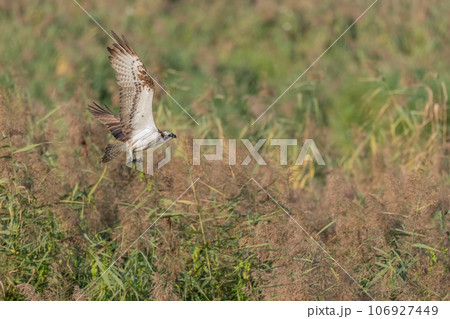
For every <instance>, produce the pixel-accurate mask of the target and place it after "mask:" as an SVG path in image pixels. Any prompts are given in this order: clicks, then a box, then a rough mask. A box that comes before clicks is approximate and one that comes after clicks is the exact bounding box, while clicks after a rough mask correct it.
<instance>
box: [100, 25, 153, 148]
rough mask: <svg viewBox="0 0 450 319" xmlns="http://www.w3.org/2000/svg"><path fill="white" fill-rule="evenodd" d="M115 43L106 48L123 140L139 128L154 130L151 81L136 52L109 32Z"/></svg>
mask: <svg viewBox="0 0 450 319" xmlns="http://www.w3.org/2000/svg"><path fill="white" fill-rule="evenodd" d="M112 35H113V37H114V39H115V40H116V42H117V43H114V44H113V47H112V48H109V47H108V51H109V53H110V54H111V56H110V57H109V60H110V61H111V65H112V67H113V69H114V71H115V73H116V79H117V83H118V84H119V86H120V123H121V124H122V132H123V134H124V135H125V137H126V138H127V139H130V138H131V137H132V136H133V135H136V134H137V133H138V132H141V131H143V130H146V131H158V128H157V127H156V124H155V121H154V119H153V112H152V101H153V93H154V91H155V84H154V83H153V80H152V78H151V77H150V76H149V75H148V73H147V70H146V68H145V66H144V64H143V63H142V61H141V59H139V57H138V55H137V54H136V52H135V51H134V50H133V48H132V47H131V46H130V44H129V43H128V41H127V40H126V39H125V37H124V36H123V35H122V38H120V37H119V36H118V35H117V34H115V33H114V31H112Z"/></svg>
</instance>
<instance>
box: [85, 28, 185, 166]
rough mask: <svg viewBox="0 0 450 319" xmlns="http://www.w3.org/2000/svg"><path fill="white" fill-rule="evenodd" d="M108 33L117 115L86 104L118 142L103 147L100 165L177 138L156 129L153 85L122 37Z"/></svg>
mask: <svg viewBox="0 0 450 319" xmlns="http://www.w3.org/2000/svg"><path fill="white" fill-rule="evenodd" d="M111 32H112V35H113V37H114V40H115V41H116V43H114V44H113V47H112V48H109V47H108V51H109V53H110V54H111V55H110V56H109V60H110V62H111V65H112V67H113V69H114V72H115V73H116V79H117V84H119V87H120V116H118V115H116V114H114V113H113V112H112V111H111V109H110V108H109V107H107V106H106V105H105V106H104V107H102V106H100V105H98V104H97V103H95V102H93V105H88V106H89V111H90V113H91V114H92V115H93V116H94V117H95V118H96V119H97V120H99V121H100V123H102V124H104V125H105V126H106V127H107V128H108V129H109V131H110V132H111V134H112V135H113V136H114V137H115V138H116V140H118V141H119V142H118V143H114V144H108V146H106V150H105V154H104V155H103V157H102V162H103V163H106V162H109V161H110V160H112V159H113V158H115V157H116V156H118V155H120V154H121V153H123V152H127V155H128V156H127V159H129V160H131V161H133V160H134V157H135V154H136V153H137V152H141V151H144V150H147V149H149V148H156V147H157V146H159V145H161V144H164V143H165V142H167V141H169V140H171V139H172V138H176V137H177V136H176V135H175V134H173V133H172V132H169V131H161V130H160V129H158V127H157V126H156V124H155V120H154V119H153V109H152V102H153V94H154V92H155V84H154V82H153V80H152V78H151V77H150V75H149V74H148V73H147V69H146V68H145V66H144V64H143V63H142V61H141V59H140V58H139V57H138V55H137V54H136V52H135V51H134V50H133V48H132V47H131V46H130V44H129V43H128V41H127V40H126V39H125V37H124V36H123V35H122V37H121V38H120V37H119V36H117V34H115V33H114V31H111ZM136 161H142V159H136ZM127 164H128V163H127Z"/></svg>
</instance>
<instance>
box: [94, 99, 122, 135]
mask: <svg viewBox="0 0 450 319" xmlns="http://www.w3.org/2000/svg"><path fill="white" fill-rule="evenodd" d="M88 106H89V112H91V114H92V115H93V116H94V117H95V118H96V119H97V120H99V121H100V123H102V124H103V125H106V127H108V129H109V131H110V132H111V134H112V135H113V136H114V137H115V138H116V139H117V140H119V141H121V142H125V141H126V140H127V138H126V137H125V135H124V134H123V133H122V124H121V123H120V117H118V116H117V115H116V114H114V113H113V112H112V111H111V109H110V108H109V107H107V106H106V105H105V106H100V105H98V104H97V103H95V102H93V105H90V104H89V105H88Z"/></svg>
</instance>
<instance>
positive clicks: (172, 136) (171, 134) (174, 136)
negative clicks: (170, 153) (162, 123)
mask: <svg viewBox="0 0 450 319" xmlns="http://www.w3.org/2000/svg"><path fill="white" fill-rule="evenodd" d="M169 136H170V137H171V138H177V136H176V135H175V134H173V133H170V135H169Z"/></svg>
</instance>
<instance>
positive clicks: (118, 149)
mask: <svg viewBox="0 0 450 319" xmlns="http://www.w3.org/2000/svg"><path fill="white" fill-rule="evenodd" d="M125 151H126V147H125V144H122V143H117V144H108V145H107V146H106V150H105V155H103V157H102V163H106V162H109V161H110V160H112V159H113V158H115V157H116V156H118V155H120V153H123V152H125Z"/></svg>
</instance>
